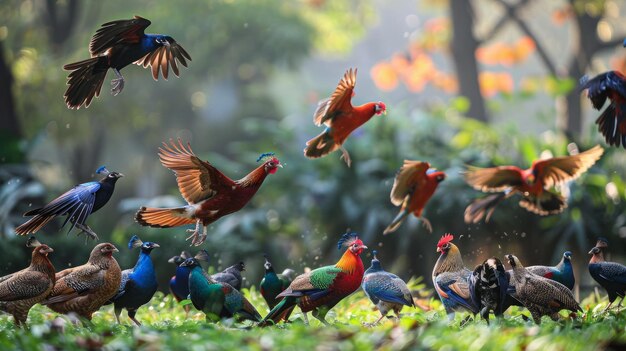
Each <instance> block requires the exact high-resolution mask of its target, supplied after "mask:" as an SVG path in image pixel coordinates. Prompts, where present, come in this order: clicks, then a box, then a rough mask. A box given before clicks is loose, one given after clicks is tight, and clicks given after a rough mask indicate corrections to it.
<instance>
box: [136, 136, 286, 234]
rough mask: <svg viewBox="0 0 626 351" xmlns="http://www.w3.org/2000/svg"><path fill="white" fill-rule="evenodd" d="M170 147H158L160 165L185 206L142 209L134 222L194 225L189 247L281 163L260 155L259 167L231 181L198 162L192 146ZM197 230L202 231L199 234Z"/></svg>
mask: <svg viewBox="0 0 626 351" xmlns="http://www.w3.org/2000/svg"><path fill="white" fill-rule="evenodd" d="M170 144H171V145H168V144H165V143H163V148H159V158H160V160H161V164H163V166H165V167H167V168H169V169H171V170H172V171H174V173H175V174H176V181H177V182H178V189H179V190H180V193H181V194H182V196H183V198H185V200H186V201H187V203H188V205H187V206H183V207H177V208H152V207H142V208H140V209H139V211H138V212H137V214H136V215H135V220H136V221H137V222H138V223H139V224H141V225H143V226H150V227H156V228H171V227H178V226H181V225H186V224H194V223H195V224H196V228H195V229H193V230H191V229H190V230H188V232H190V233H192V234H191V236H190V237H189V238H187V240H189V239H191V244H192V245H196V246H198V245H201V244H202V243H203V242H204V240H206V237H207V226H208V225H209V224H211V223H213V222H215V221H217V220H218V219H220V218H222V217H224V216H226V215H228V214H231V213H233V212H237V211H239V210H241V209H242V208H243V207H244V206H245V205H246V204H247V203H248V202H249V201H250V199H252V197H253V196H254V194H256V192H257V191H258V190H259V188H260V187H261V185H262V184H263V181H264V180H265V178H266V177H267V175H268V174H274V173H276V171H277V170H278V168H279V167H282V165H281V164H280V161H278V159H277V158H276V157H274V154H273V153H267V154H262V155H261V156H260V157H259V158H258V159H257V162H259V161H261V162H263V164H261V165H260V166H259V167H257V168H256V169H255V170H253V171H252V172H250V173H249V174H248V175H246V176H245V177H243V178H242V179H240V180H232V179H230V178H228V177H227V176H225V175H224V174H223V173H222V172H220V171H219V170H218V169H217V168H215V167H213V165H212V164H210V163H209V162H206V161H202V160H200V158H198V156H196V154H194V153H193V151H192V150H191V145H190V144H189V143H187V146H185V145H183V143H182V141H181V140H180V139H179V140H178V143H175V142H174V141H173V140H171V141H170ZM200 227H202V228H203V230H202V233H201V232H200Z"/></svg>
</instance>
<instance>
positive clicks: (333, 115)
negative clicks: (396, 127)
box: [304, 68, 387, 167]
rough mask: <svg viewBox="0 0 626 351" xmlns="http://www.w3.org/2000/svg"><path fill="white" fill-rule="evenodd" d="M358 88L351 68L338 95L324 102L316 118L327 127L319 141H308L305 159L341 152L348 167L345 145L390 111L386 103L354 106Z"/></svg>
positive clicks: (318, 106)
mask: <svg viewBox="0 0 626 351" xmlns="http://www.w3.org/2000/svg"><path fill="white" fill-rule="evenodd" d="M355 85H356V68H355V69H349V70H348V71H347V72H346V73H345V74H344V76H343V78H342V79H341V80H340V81H339V85H337V88H336V89H335V92H334V93H333V94H332V95H331V96H330V97H329V98H328V99H324V100H322V101H320V103H319V104H318V105H317V110H315V115H314V116H313V122H315V125H316V126H321V125H322V124H324V125H326V129H325V130H324V131H323V132H322V133H321V134H320V135H318V136H316V137H315V138H313V139H311V140H309V141H307V143H306V148H305V149H304V156H306V157H308V158H318V157H322V156H326V155H328V154H329V153H331V152H333V151H336V150H337V149H341V152H342V153H343V154H342V155H341V158H342V159H343V160H344V161H345V162H346V164H347V165H348V167H350V164H351V163H352V161H351V160H350V154H349V153H348V150H346V149H345V148H344V147H343V143H344V142H345V141H346V139H348V136H350V134H351V133H352V132H353V131H354V130H355V129H357V128H358V127H360V126H362V125H363V124H365V123H366V122H367V121H369V120H370V119H371V118H372V117H373V116H374V115H380V114H383V113H386V112H387V106H385V104H384V103H383V102H380V101H379V102H368V103H366V104H363V105H361V106H352V96H354V87H355Z"/></svg>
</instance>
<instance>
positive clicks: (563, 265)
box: [526, 251, 576, 290]
mask: <svg viewBox="0 0 626 351" xmlns="http://www.w3.org/2000/svg"><path fill="white" fill-rule="evenodd" d="M526 270H527V271H529V272H530V273H533V274H536V275H540V276H542V277H544V278H548V279H552V280H555V281H557V282H559V283H561V284H563V285H565V286H567V288H568V289H570V290H574V284H575V283H576V280H575V278H574V268H573V267H572V253H571V252H570V251H565V252H564V253H563V258H561V262H559V264H557V265H556V266H554V267H549V266H530V267H526Z"/></svg>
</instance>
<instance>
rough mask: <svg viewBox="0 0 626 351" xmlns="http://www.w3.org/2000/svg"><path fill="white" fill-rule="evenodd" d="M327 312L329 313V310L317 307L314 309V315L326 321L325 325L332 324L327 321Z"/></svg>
mask: <svg viewBox="0 0 626 351" xmlns="http://www.w3.org/2000/svg"><path fill="white" fill-rule="evenodd" d="M326 313H328V310H324V311H320V310H319V309H315V310H313V317H315V318H316V319H317V320H319V321H320V322H322V323H324V325H325V326H330V323H328V322H327V321H326Z"/></svg>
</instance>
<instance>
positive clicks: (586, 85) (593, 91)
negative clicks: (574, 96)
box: [580, 71, 626, 149]
mask: <svg viewBox="0 0 626 351" xmlns="http://www.w3.org/2000/svg"><path fill="white" fill-rule="evenodd" d="M580 89H581V90H587V97H588V98H589V100H591V104H592V105H593V108H595V109H596V110H598V111H600V110H601V109H602V107H603V106H604V103H605V102H606V100H607V99H608V100H609V101H610V103H609V106H608V107H607V108H606V109H605V110H604V111H603V112H602V113H601V114H600V116H599V117H598V119H596V124H597V125H598V130H599V131H600V133H601V134H602V136H603V137H604V140H606V143H607V144H609V145H610V146H616V147H619V146H620V144H621V146H622V147H623V148H625V149H626V77H624V75H623V74H622V73H620V72H618V71H609V72H604V73H602V74H598V75H597V76H595V77H593V78H592V79H589V77H588V76H583V77H582V78H581V79H580Z"/></svg>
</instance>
